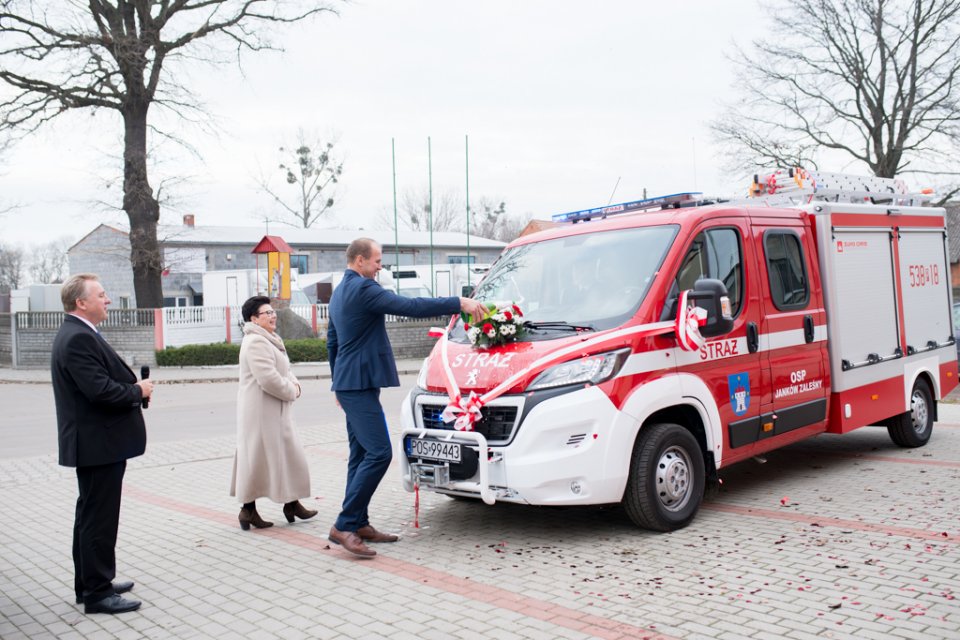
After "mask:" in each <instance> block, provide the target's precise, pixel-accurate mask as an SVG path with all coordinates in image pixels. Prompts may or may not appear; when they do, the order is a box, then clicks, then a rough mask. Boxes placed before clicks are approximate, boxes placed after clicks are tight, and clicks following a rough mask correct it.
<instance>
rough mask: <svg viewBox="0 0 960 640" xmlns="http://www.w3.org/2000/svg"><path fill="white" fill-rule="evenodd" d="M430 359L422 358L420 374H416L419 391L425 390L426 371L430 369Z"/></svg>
mask: <svg viewBox="0 0 960 640" xmlns="http://www.w3.org/2000/svg"><path fill="white" fill-rule="evenodd" d="M429 364H430V358H429V357H427V358H424V359H423V364H422V365H420V373H418V374H417V386H418V387H420V388H421V389H426V388H427V369H429V368H430V366H429Z"/></svg>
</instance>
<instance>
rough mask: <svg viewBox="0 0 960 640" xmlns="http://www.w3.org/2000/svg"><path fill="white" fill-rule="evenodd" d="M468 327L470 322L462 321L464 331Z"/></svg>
mask: <svg viewBox="0 0 960 640" xmlns="http://www.w3.org/2000/svg"><path fill="white" fill-rule="evenodd" d="M468 329H470V323H469V322H464V323H463V330H464V331H467V330H468Z"/></svg>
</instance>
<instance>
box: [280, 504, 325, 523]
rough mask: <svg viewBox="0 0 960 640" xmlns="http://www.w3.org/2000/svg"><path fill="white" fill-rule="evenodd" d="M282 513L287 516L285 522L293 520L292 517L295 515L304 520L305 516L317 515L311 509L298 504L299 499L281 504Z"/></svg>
mask: <svg viewBox="0 0 960 640" xmlns="http://www.w3.org/2000/svg"><path fill="white" fill-rule="evenodd" d="M283 515H285V516H286V517H287V522H293V517H294V516H296V517H298V518H300V519H301V520H306V519H307V518H312V517H313V516H315V515H317V512H316V511H314V510H313V509H307V508H306V507H305V506H303V505H302V504H300V501H299V500H294V501H293V502H288V503H287V504H285V505H283Z"/></svg>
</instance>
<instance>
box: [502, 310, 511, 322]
mask: <svg viewBox="0 0 960 640" xmlns="http://www.w3.org/2000/svg"><path fill="white" fill-rule="evenodd" d="M503 317H504V318H506V319H507V322H509V321H511V320H513V314H512V313H510V312H509V311H504V312H503Z"/></svg>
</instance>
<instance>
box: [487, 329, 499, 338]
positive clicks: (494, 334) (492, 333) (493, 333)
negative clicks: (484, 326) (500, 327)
mask: <svg viewBox="0 0 960 640" xmlns="http://www.w3.org/2000/svg"><path fill="white" fill-rule="evenodd" d="M487 337H489V338H496V337H497V328H496V327H494V328H493V329H490V331H487Z"/></svg>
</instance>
